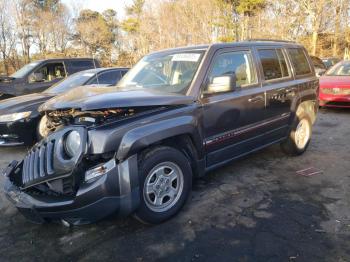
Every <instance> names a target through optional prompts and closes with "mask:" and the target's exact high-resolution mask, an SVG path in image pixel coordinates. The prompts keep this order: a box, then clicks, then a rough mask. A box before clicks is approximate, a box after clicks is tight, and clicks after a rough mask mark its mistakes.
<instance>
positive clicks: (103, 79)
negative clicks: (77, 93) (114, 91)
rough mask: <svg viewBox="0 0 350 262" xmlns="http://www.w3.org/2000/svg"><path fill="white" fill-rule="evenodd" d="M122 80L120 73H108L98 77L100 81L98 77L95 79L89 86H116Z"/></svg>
mask: <svg viewBox="0 0 350 262" xmlns="http://www.w3.org/2000/svg"><path fill="white" fill-rule="evenodd" d="M120 78H121V74H120V71H108V72H104V73H101V74H99V75H98V79H97V78H96V77H94V78H93V80H92V81H91V82H89V85H97V84H100V85H115V84H117V83H118V82H119V80H120Z"/></svg>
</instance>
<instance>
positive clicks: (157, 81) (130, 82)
mask: <svg viewBox="0 0 350 262" xmlns="http://www.w3.org/2000/svg"><path fill="white" fill-rule="evenodd" d="M203 53H204V52H203V51H197V50H195V51H190V52H177V53H171V54H169V53H157V54H153V55H149V56H146V57H144V58H143V59H142V60H140V61H139V62H138V63H137V64H136V65H135V66H134V67H133V68H132V69H130V71H129V72H128V73H127V74H126V75H125V76H124V77H123V79H122V80H121V81H120V82H119V84H118V87H119V88H121V89H123V90H134V89H153V90H159V91H164V92H169V93H182V94H184V93H186V91H187V89H188V88H189V86H190V84H191V82H192V79H193V77H194V75H195V73H196V71H197V69H198V66H199V64H200V62H201V60H202V57H203Z"/></svg>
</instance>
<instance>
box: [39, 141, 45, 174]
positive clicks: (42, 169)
mask: <svg viewBox="0 0 350 262" xmlns="http://www.w3.org/2000/svg"><path fill="white" fill-rule="evenodd" d="M45 149H46V147H45V146H42V147H41V148H40V152H39V159H40V163H39V175H40V177H45Z"/></svg>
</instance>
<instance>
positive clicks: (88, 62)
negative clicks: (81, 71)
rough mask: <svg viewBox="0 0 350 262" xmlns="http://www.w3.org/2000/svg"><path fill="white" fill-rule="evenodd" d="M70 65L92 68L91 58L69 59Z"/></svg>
mask: <svg viewBox="0 0 350 262" xmlns="http://www.w3.org/2000/svg"><path fill="white" fill-rule="evenodd" d="M71 65H72V67H79V68H81V67H88V68H93V67H94V63H93V62H92V61H91V60H83V61H71Z"/></svg>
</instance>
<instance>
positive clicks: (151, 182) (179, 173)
mask: <svg viewBox="0 0 350 262" xmlns="http://www.w3.org/2000/svg"><path fill="white" fill-rule="evenodd" d="M139 183H140V196H141V201H140V207H139V208H138V210H137V211H136V212H135V214H134V216H135V218H136V219H138V220H139V221H141V222H143V223H146V224H159V223H162V222H164V221H166V220H168V219H170V218H171V217H173V216H174V215H176V214H177V213H178V212H179V211H180V209H181V208H182V207H183V205H184V204H185V202H186V200H187V198H188V196H189V194H190V192H191V189H192V169H191V165H190V163H189V160H188V159H187V158H186V157H185V155H184V154H183V153H181V152H180V151H179V150H177V149H175V148H172V147H167V146H161V147H156V148H154V149H153V150H151V151H148V152H147V153H145V154H144V155H143V156H141V159H140V162H139Z"/></svg>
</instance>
